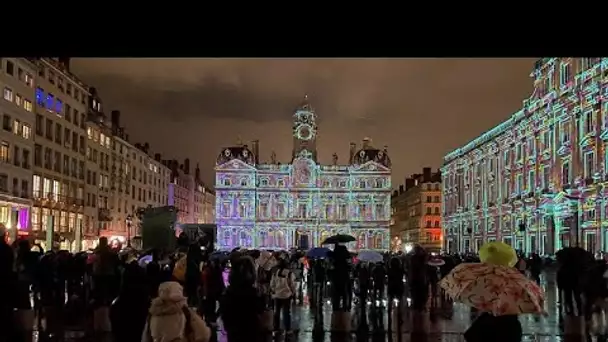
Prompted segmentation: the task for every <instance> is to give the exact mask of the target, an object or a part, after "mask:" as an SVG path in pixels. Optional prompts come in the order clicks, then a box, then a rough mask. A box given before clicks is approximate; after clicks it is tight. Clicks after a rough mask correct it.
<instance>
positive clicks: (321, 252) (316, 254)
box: [306, 247, 329, 259]
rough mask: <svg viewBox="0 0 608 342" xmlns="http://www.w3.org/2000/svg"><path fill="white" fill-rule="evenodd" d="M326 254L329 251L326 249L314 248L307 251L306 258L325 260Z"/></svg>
mask: <svg viewBox="0 0 608 342" xmlns="http://www.w3.org/2000/svg"><path fill="white" fill-rule="evenodd" d="M328 253H329V249H327V248H325V247H315V248H313V249H311V250H309V251H308V253H306V256H307V257H309V258H311V259H320V258H326V257H327V254H328Z"/></svg>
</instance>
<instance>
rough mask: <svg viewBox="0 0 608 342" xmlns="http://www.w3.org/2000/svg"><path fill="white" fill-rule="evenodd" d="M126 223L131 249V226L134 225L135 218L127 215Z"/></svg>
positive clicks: (128, 242)
mask: <svg viewBox="0 0 608 342" xmlns="http://www.w3.org/2000/svg"><path fill="white" fill-rule="evenodd" d="M125 223H126V224H127V247H129V248H131V224H132V223H133V217H131V214H129V215H127V217H126V218H125Z"/></svg>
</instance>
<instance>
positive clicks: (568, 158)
mask: <svg viewBox="0 0 608 342" xmlns="http://www.w3.org/2000/svg"><path fill="white" fill-rule="evenodd" d="M607 71H608V59H607V58H580V59H574V58H546V59H543V60H542V61H541V62H539V63H538V64H537V66H536V69H535V70H534V72H533V76H534V77H535V90H534V92H533V94H532V95H531V96H530V98H529V99H527V100H525V101H524V106H523V108H522V109H521V110H519V111H517V112H516V113H515V114H513V115H512V116H511V117H510V118H509V119H507V120H506V121H505V122H503V123H501V124H500V125H498V126H497V127H495V128H493V129H492V130H490V131H489V132H487V133H485V134H483V135H482V136H480V137H478V138H477V139H475V140H473V141H472V142H470V143H468V144H467V145H465V146H464V147H462V148H459V149H457V150H455V151H453V152H451V153H449V154H448V155H446V156H445V158H444V162H445V164H444V167H443V168H442V174H443V175H444V177H443V197H444V198H443V206H444V208H443V211H444V212H443V216H444V217H443V220H444V243H445V249H446V250H449V251H477V250H478V248H479V247H480V246H481V245H482V244H483V243H484V242H486V241H492V240H502V241H504V242H506V243H509V244H511V245H513V246H514V247H515V248H516V249H519V250H521V251H524V252H526V253H530V252H536V253H540V254H553V253H554V252H555V251H557V250H559V249H561V248H563V247H565V246H573V245H575V244H577V242H578V245H579V246H581V247H583V248H586V249H587V250H591V251H594V252H595V251H600V250H606V249H607V248H608V234H607V233H606V227H608V187H607V186H606V185H607V184H606V180H608V174H607V172H606V170H607V166H608V165H607V163H608V154H607V152H608V151H607V149H606V141H607V140H608V125H607V124H606V122H608V101H606V100H605V99H606V98H607V97H608V78H607V77H606V75H607Z"/></svg>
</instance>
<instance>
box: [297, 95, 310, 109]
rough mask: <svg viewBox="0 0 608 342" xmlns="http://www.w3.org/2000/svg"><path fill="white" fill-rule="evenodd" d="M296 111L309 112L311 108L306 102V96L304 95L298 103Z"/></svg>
mask: <svg viewBox="0 0 608 342" xmlns="http://www.w3.org/2000/svg"><path fill="white" fill-rule="evenodd" d="M297 110H306V111H311V110H312V107H311V106H310V103H309V102H308V94H306V93H305V94H304V98H303V99H302V102H300V105H299V106H298V109H297Z"/></svg>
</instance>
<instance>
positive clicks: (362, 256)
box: [357, 250, 384, 263]
mask: <svg viewBox="0 0 608 342" xmlns="http://www.w3.org/2000/svg"><path fill="white" fill-rule="evenodd" d="M357 259H359V261H361V262H371V263H376V262H381V261H384V258H383V257H382V254H380V253H378V252H376V251H368V250H365V251H361V252H359V255H358V256H357Z"/></svg>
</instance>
